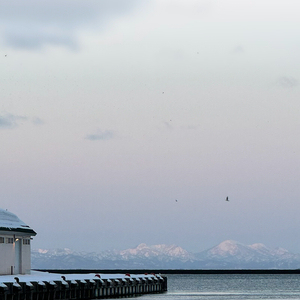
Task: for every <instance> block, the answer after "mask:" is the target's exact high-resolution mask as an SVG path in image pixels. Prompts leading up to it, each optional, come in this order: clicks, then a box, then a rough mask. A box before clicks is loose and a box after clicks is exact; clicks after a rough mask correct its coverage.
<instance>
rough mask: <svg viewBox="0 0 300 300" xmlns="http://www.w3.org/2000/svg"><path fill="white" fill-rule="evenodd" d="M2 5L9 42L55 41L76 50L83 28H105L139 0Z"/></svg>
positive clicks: (27, 45)
mask: <svg viewBox="0 0 300 300" xmlns="http://www.w3.org/2000/svg"><path fill="white" fill-rule="evenodd" d="M0 4H1V10H0V28H2V32H3V37H2V39H3V40H4V42H5V43H6V44H7V45H9V46H11V47H15V48H21V49H38V48H41V47H42V46H44V45H47V44H52V45H62V46H66V47H68V48H72V49H74V48H77V47H78V40H77V34H78V32H79V31H80V30H83V29H84V28H93V29H94V30H99V29H100V30H104V29H105V28H106V26H107V25H108V23H109V22H110V21H111V20H112V19H113V18H115V17H118V16H119V15H122V14H126V13H128V12H130V11H131V10H132V9H134V8H135V7H136V6H138V4H139V1H138V0H126V1H124V0H100V1H99V0H85V1H81V0H64V1H58V0H52V1H39V0H26V1H23V0H16V1H13V2H12V1H9V0H0ZM95 23H97V24H98V25H97V24H95Z"/></svg>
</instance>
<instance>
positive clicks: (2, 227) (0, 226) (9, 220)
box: [0, 208, 36, 235]
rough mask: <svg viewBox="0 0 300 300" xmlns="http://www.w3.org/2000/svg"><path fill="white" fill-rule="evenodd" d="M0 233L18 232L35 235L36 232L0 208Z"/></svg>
mask: <svg viewBox="0 0 300 300" xmlns="http://www.w3.org/2000/svg"><path fill="white" fill-rule="evenodd" d="M0 231H19V232H26V233H30V234H31V235H36V232H35V231H34V230H33V229H32V228H30V227H29V226H28V225H26V224H25V223H24V222H23V221H21V220H20V219H19V218H18V217H17V216H16V215H15V214H13V213H11V212H9V211H7V210H4V209H1V208H0Z"/></svg>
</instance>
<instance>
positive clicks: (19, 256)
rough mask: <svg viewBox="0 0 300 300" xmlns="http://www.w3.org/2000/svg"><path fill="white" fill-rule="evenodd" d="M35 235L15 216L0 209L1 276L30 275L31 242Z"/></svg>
mask: <svg viewBox="0 0 300 300" xmlns="http://www.w3.org/2000/svg"><path fill="white" fill-rule="evenodd" d="M35 235H36V232H35V231H34V230H33V229H32V228H30V227H29V226H28V225H26V224H25V223H24V222H22V221H21V220H20V219H19V218H18V217H17V216H16V215H15V214H13V213H11V212H9V211H7V210H3V209H0V275H13V274H29V273H30V269H31V246H30V240H31V237H32V236H35Z"/></svg>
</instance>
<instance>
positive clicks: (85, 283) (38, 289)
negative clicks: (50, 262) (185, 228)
mask: <svg viewBox="0 0 300 300" xmlns="http://www.w3.org/2000/svg"><path fill="white" fill-rule="evenodd" d="M166 291H167V278H166V277H165V276H162V275H156V274H143V275H142V274H138V275H133V274H95V273H93V274H91V273H90V274H53V273H47V272H35V271H33V272H32V274H28V275H3V276H0V300H56V299H57V300H59V299H61V300H64V299H103V298H117V297H133V296H137V295H142V294H149V293H163V292H166Z"/></svg>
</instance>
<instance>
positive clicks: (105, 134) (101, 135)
mask: <svg viewBox="0 0 300 300" xmlns="http://www.w3.org/2000/svg"><path fill="white" fill-rule="evenodd" d="M114 137H115V134H114V132H113V131H112V130H104V131H102V130H98V131H97V133H95V134H88V135H87V136H86V137H85V139H86V140H90V141H103V140H110V139H112V138H114Z"/></svg>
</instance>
